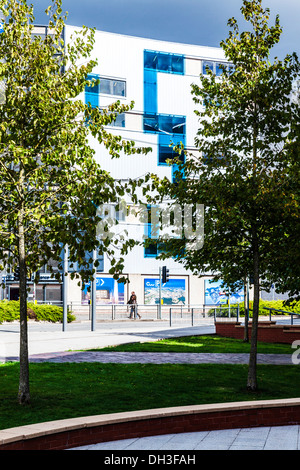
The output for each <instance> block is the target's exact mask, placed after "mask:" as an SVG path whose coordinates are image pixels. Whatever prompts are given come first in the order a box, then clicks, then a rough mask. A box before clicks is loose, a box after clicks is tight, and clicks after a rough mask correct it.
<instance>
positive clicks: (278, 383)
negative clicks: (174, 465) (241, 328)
mask: <svg viewBox="0 0 300 470" xmlns="http://www.w3.org/2000/svg"><path fill="white" fill-rule="evenodd" d="M247 371H248V366H246V365H227V364H226V365H221V364H200V365H190V364H188V365H186V364H185V365H183V364H165V365H154V364H101V363H79V364H76V363H65V364H51V363H43V364H30V382H31V400H32V403H31V405H28V406H20V405H19V404H18V403H17V390H18V378H19V377H18V374H19V365H18V363H7V364H4V365H1V366H0V383H1V398H0V429H5V428H10V427H14V426H21V425H25V424H31V423H38V422H43V421H51V420H56V419H65V418H72V417H78V416H88V415H94V414H103V413H115V412H121V411H133V410H138V409H148V408H160V407H170V406H180V405H193V404H203V403H221V402H231V401H245V400H246V401H247V400H262V399H278V398H295V397H298V396H299V389H300V369H299V367H298V366H296V365H291V366H279V365H278V366H273V365H259V366H258V383H259V390H258V391H257V392H255V393H251V392H248V391H247V390H246V381H247Z"/></svg>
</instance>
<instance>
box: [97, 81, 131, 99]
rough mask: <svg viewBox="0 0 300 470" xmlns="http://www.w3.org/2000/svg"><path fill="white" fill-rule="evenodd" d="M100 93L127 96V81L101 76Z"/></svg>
mask: <svg viewBox="0 0 300 470" xmlns="http://www.w3.org/2000/svg"><path fill="white" fill-rule="evenodd" d="M100 93H104V94H106V95H116V96H126V82H125V81H123V80H113V79H110V78H101V77H100Z"/></svg>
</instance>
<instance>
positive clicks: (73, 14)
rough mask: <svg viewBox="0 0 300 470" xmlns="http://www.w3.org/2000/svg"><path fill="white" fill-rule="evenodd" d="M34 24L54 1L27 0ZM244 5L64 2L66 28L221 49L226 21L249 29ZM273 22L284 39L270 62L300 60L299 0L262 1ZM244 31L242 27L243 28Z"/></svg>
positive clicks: (237, 0)
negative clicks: (295, 57)
mask: <svg viewBox="0 0 300 470" xmlns="http://www.w3.org/2000/svg"><path fill="white" fill-rule="evenodd" d="M28 3H32V4H33V5H34V16H35V23H36V24H46V23H47V16H46V15H45V14H44V11H45V9H46V8H47V6H49V5H50V4H51V0H29V1H28ZM241 6H242V0H84V1H79V0H62V8H63V11H64V12H68V19H67V24H70V25H73V26H82V25H85V26H88V27H91V28H96V29H98V30H102V31H108V32H113V33H119V34H126V35H130V36H139V37H145V38H151V39H159V40H164V41H171V42H179V43H185V44H196V45H201V46H212V47H219V45H220V42H221V41H222V40H223V39H226V37H227V36H228V31H229V28H228V26H227V21H228V19H229V18H231V17H235V18H236V19H237V20H238V23H239V25H240V27H241V29H245V27H246V29H247V24H246V23H245V22H244V20H243V18H242V16H241V12H240V8H241ZM263 7H268V8H270V11H271V16H270V21H271V22H272V24H274V20H275V17H276V15H277V14H278V15H279V18H280V24H281V26H282V28H283V33H282V36H281V39H280V43H279V44H277V45H276V46H275V47H274V49H273V51H272V53H271V57H275V56H277V57H279V58H280V59H283V58H284V57H285V56H286V54H290V53H292V52H296V53H297V54H298V56H299V57H300V28H299V24H300V0H263ZM242 26H243V27H242Z"/></svg>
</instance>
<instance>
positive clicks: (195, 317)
mask: <svg viewBox="0 0 300 470" xmlns="http://www.w3.org/2000/svg"><path fill="white" fill-rule="evenodd" d="M68 311H69V312H71V313H73V314H74V315H75V316H77V317H78V318H80V317H81V319H86V320H91V319H92V309H91V305H90V304H82V303H81V302H73V301H71V302H69V303H68ZM95 315H96V320H97V321H109V320H110V321H123V320H127V319H129V318H130V317H131V306H130V305H128V304H98V305H96V314H95ZM139 316H141V319H142V320H148V321H151V320H152V321H160V320H161V321H165V322H168V323H169V325H170V326H172V325H174V324H175V323H177V324H179V323H180V324H181V323H184V324H187V323H188V324H190V325H192V326H194V325H195V324H197V323H199V322H200V320H203V319H206V320H211V321H212V322H213V321H215V319H216V318H217V317H228V318H232V317H235V318H237V319H238V318H239V307H230V306H227V307H221V306H217V305H210V306H207V305H183V304H182V305H178V304H162V305H161V306H160V305H159V304H138V306H137V311H133V318H134V319H139Z"/></svg>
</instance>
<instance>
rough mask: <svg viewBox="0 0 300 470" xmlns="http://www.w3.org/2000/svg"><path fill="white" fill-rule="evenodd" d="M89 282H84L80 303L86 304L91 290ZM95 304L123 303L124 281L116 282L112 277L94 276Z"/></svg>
mask: <svg viewBox="0 0 300 470" xmlns="http://www.w3.org/2000/svg"><path fill="white" fill-rule="evenodd" d="M90 285H91V284H90V283H89V282H88V283H86V284H85V286H84V289H83V291H82V304H88V303H89V300H90V298H91V292H90V291H89V290H88V288H89V287H90ZM96 304H97V305H102V304H124V283H122V282H117V281H116V280H115V279H113V278H112V277H98V276H97V278H96Z"/></svg>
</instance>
